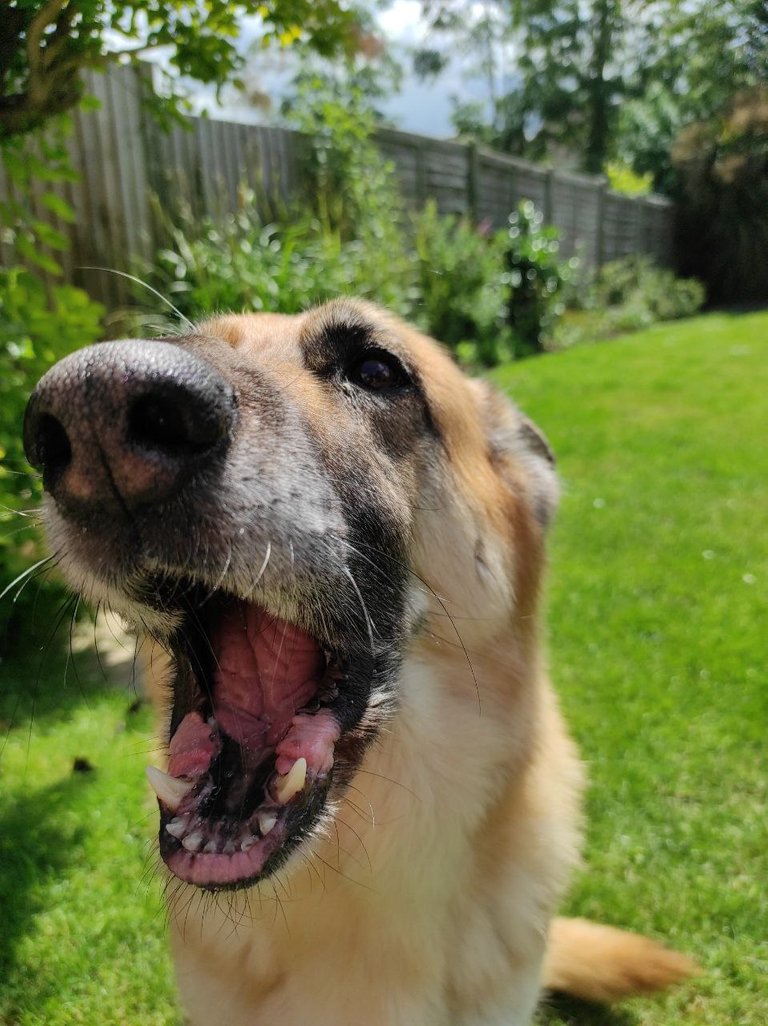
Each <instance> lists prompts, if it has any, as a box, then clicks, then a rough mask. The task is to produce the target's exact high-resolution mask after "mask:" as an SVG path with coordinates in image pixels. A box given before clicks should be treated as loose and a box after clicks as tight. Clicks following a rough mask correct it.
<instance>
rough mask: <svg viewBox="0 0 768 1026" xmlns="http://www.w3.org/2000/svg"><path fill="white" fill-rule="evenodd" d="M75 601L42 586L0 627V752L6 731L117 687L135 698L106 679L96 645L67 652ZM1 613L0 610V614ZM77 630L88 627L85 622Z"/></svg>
mask: <svg viewBox="0 0 768 1026" xmlns="http://www.w3.org/2000/svg"><path fill="white" fill-rule="evenodd" d="M75 601H76V600H75V599H73V598H71V597H68V596H67V595H66V594H65V593H63V592H62V591H51V592H45V591H43V592H42V593H41V596H40V599H39V600H38V601H37V602H36V603H35V604H34V606H26V607H24V608H22V609H21V610H18V611H16V610H14V611H13V614H12V615H11V616H9V617H7V618H6V620H5V622H4V624H3V626H2V629H0V635H1V637H0V756H1V754H2V739H3V737H4V736H5V734H6V733H7V732H8V731H11V730H30V729H32V730H34V729H35V728H42V727H43V726H45V725H46V724H48V723H50V722H57V721H60V720H63V719H67V718H68V717H69V716H70V715H71V713H72V712H73V711H74V710H75V709H76V708H78V707H79V706H82V705H88V704H89V702H90V700H91V699H95V698H97V697H98V696H99V695H103V694H105V693H107V692H112V693H114V692H115V691H119V690H120V688H122V689H123V690H124V694H125V697H126V701H127V702H128V703H129V704H130V703H132V702H133V701H134V700H136V699H137V697H138V693H137V689H136V687H135V685H134V686H131V685H130V684H128V685H117V684H116V683H115V681H114V680H113V679H110V674H109V672H108V671H107V669H106V668H105V667H104V666H103V665H102V664H101V662H100V658H99V654H98V650H97V648H94V647H93V646H92V647H90V648H88V649H87V650H86V651H81V652H78V653H73V652H72V651H71V649H72V630H73V614H74V612H75ZM6 612H7V611H6V610H3V609H0V618H1V617H2V616H3V614H4V613H6ZM79 629H80V630H81V631H82V630H87V631H89V630H90V625H86V626H85V627H84V628H83V627H82V625H81V626H80V628H79Z"/></svg>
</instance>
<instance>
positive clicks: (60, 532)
mask: <svg viewBox="0 0 768 1026" xmlns="http://www.w3.org/2000/svg"><path fill="white" fill-rule="evenodd" d="M25 445H26V450H27V454H28V458H29V460H30V462H31V463H32V464H33V465H34V466H36V467H38V468H39V469H40V470H41V471H42V474H43V482H44V486H45V491H46V498H45V519H46V526H47V531H48V535H49V538H50V541H51V544H52V547H53V550H54V552H55V553H56V554H57V557H58V562H59V565H60V566H61V568H62V570H63V572H64V574H65V576H66V578H67V580H68V581H69V583H70V584H71V585H72V587H73V588H75V589H76V590H77V591H79V592H80V593H82V594H83V595H84V596H86V597H87V598H88V599H90V600H91V601H97V602H101V603H106V604H108V605H109V606H110V607H112V608H114V609H117V610H119V611H120V612H121V613H122V615H123V616H124V617H125V618H126V619H127V620H128V622H129V623H130V624H132V625H133V627H134V628H135V629H136V630H137V631H139V632H140V633H142V634H143V635H146V636H147V637H148V638H150V639H153V640H154V643H156V644H157V645H159V646H161V647H162V649H163V650H164V651H165V652H166V653H167V659H166V660H165V663H166V669H165V670H163V669H161V668H160V667H159V663H160V662H162V660H158V659H156V658H153V659H152V660H151V662H152V671H151V673H152V675H153V676H154V678H155V685H154V687H155V694H156V695H157V696H161V697H160V698H158V702H159V704H160V705H162V706H163V709H164V717H165V723H164V728H163V729H164V732H165V737H166V738H167V739H168V756H167V763H166V764H165V768H159V767H154V766H153V767H150V769H149V770H148V775H149V778H150V783H151V784H152V787H153V789H154V791H155V794H156V796H157V803H158V807H159V815H160V826H159V851H160V855H161V856H162V859H163V861H164V863H165V866H166V868H167V871H168V876H169V881H170V884H171V886H169V891H168V893H169V910H170V915H169V921H170V932H171V943H172V947H173V953H174V960H175V966H176V975H177V979H178V985H179V989H180V992H181V997H182V1001H183V1004H184V1006H185V1008H186V1010H187V1014H188V1016H189V1022H190V1023H192V1024H193V1026H203V1024H206V1026H207V1024H210V1023H212V1022H219V1023H222V1024H224V1026H246V1024H247V1026H260V1024H266V1023H273V1022H279V1023H280V1024H281V1026H306V1024H307V1023H308V1022H312V1023H313V1024H314V1026H330V1024H334V1026H359V1024H371V1026H502V1024H503V1026H524V1024H527V1023H530V1022H531V1020H532V1017H533V1015H534V1011H535V1009H536V1006H537V1003H538V1001H539V998H540V995H541V993H542V990H544V989H548V988H554V989H559V990H564V991H567V992H570V993H572V994H575V995H577V996H579V997H582V998H586V999H590V1000H598V1001H611V1000H614V999H618V998H620V997H622V996H624V995H628V994H631V993H639V992H642V991H651V990H655V989H659V988H661V987H665V986H667V985H668V984H671V983H673V982H676V981H678V980H681V979H683V978H684V977H686V976H687V975H689V974H691V973H693V972H694V971H695V966H694V965H693V963H692V962H691V961H690V960H688V959H687V958H686V957H685V956H683V955H681V954H678V953H676V952H673V951H670V950H667V949H666V948H664V947H662V946H660V945H658V944H656V943H654V942H652V941H651V940H649V939H646V938H643V937H640V936H637V935H634V934H630V933H626V932H622V931H619V930H616V929H613V928H610V927H605V926H600V925H597V924H593V923H589V922H586V921H584V920H576V919H573V920H568V919H560V918H557V917H555V913H556V910H557V907H558V905H559V903H560V902H561V899H562V896H563V893H564V891H565V888H566V886H567V883H568V879H569V876H570V874H571V872H572V870H573V868H574V866H575V865H576V864H577V862H578V858H579V854H578V853H579V846H580V830H581V813H580V798H581V792H582V788H583V770H582V766H581V763H580V761H579V758H578V755H577V752H576V750H575V747H574V745H573V743H572V741H571V740H570V739H569V736H568V734H567V731H566V729H565V727H564V724H563V721H562V719H561V716H560V713H559V711H558V706H557V702H556V699H555V696H554V694H553V691H552V688H551V686H550V683H549V680H548V677H547V669H546V663H545V659H544V656H543V654H542V645H541V640H540V623H539V605H540V591H541V584H542V575H543V572H544V568H545V539H546V534H547V529H548V527H549V525H550V522H551V520H552V517H553V515H554V512H555V508H556V505H557V499H558V484H557V477H556V473H555V468H554V457H553V455H552V452H551V450H550V447H549V445H548V443H547V441H546V439H545V437H544V436H543V434H542V433H541V432H540V431H539V429H538V428H537V427H535V426H534V424H533V423H532V422H531V421H530V420H528V419H527V418H526V417H525V416H523V414H522V413H520V412H519V411H518V410H517V409H516V408H515V407H514V406H513V405H512V404H511V403H510V402H509V401H508V400H507V399H506V398H505V397H503V396H502V395H501V394H500V393H498V392H496V391H495V390H494V389H493V388H492V387H491V386H490V385H489V384H488V383H487V382H485V381H482V380H473V379H471V378H469V377H468V376H466V375H465V374H464V373H463V372H462V370H461V369H460V368H459V367H458V366H457V364H456V363H455V362H454V361H453V359H452V358H451V357H450V356H449V355H448V354H447V353H446V352H445V351H444V350H443V349H442V348H441V347H440V346H439V345H438V344H437V343H435V342H434V341H433V340H431V339H429V338H427V337H425V336H424V335H422V334H420V333H419V332H418V331H416V330H415V329H414V328H412V327H410V326H408V325H407V324H405V323H403V322H402V321H400V320H399V319H397V318H395V317H394V316H392V315H390V314H388V313H386V312H384V311H382V310H380V309H378V308H376V307H374V306H371V305H369V304H366V303H362V302H358V301H352V300H337V301H333V302H330V303H327V304H324V305H322V306H319V307H317V308H315V309H313V310H310V311H309V312H307V313H304V314H301V315H296V316H282V315H276V314H242V315H230V316H216V317H213V318H212V319H210V320H208V321H206V322H204V323H202V324H200V325H199V326H197V327H192V326H190V331H189V333H188V334H187V335H185V336H183V337H170V338H165V339H159V340H153V341H146V340H129V341H119V342H108V343H102V344H99V345H96V346H91V347H89V348H86V349H83V350H81V351H80V352H77V353H75V354H73V355H71V356H69V357H67V358H65V359H64V360H62V361H61V362H60V363H59V364H57V365H55V366H54V367H53V368H52V369H51V370H50V371H49V372H48V373H47V374H46V375H45V377H44V378H43V379H42V380H41V382H40V384H39V385H38V387H37V389H36V391H35V392H34V394H33V396H32V398H31V400H30V403H29V406H28V410H27V414H26V420H25Z"/></svg>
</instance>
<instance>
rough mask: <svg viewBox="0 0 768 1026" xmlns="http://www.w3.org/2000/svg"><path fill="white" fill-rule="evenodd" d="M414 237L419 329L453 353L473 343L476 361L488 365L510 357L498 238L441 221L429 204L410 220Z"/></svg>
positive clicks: (452, 220)
mask: <svg viewBox="0 0 768 1026" xmlns="http://www.w3.org/2000/svg"><path fill="white" fill-rule="evenodd" d="M413 237H414V246H415V248H416V253H417V256H418V261H419V292H420V302H419V305H418V309H417V310H416V311H415V318H416V319H417V320H418V321H419V323H420V324H421V325H422V327H423V328H424V329H425V330H426V331H428V332H429V333H430V334H431V335H434V337H435V338H439V339H440V341H441V342H444V343H445V344H446V345H447V346H450V347H451V348H452V349H454V350H456V349H457V348H458V346H459V344H460V343H462V342H471V343H473V345H474V354H475V356H476V358H477V360H478V361H479V362H480V363H484V364H486V365H487V366H492V365H493V364H495V363H498V362H499V360H500V359H501V358H502V356H504V355H506V356H509V355H511V353H510V342H511V332H510V330H509V328H508V327H507V325H506V323H505V321H506V316H507V308H508V303H509V292H510V289H509V282H508V276H507V274H506V273H505V270H504V255H505V250H506V241H505V239H504V237H503V235H502V234H500V233H497V234H496V235H489V234H488V233H487V232H481V231H479V230H478V229H477V228H475V227H474V226H473V225H472V224H471V223H470V222H469V221H467V220H466V218H460V217H449V216H441V215H440V214H438V212H437V205H436V204H435V203H434V202H430V203H428V204H427V206H426V207H425V208H424V210H423V211H421V213H419V214H417V215H416V216H415V217H414V236H413Z"/></svg>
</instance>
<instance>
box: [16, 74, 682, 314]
mask: <svg viewBox="0 0 768 1026" xmlns="http://www.w3.org/2000/svg"><path fill="white" fill-rule="evenodd" d="M148 82H149V80H148V76H147V75H146V73H144V72H142V71H140V70H137V69H135V68H132V67H115V68H112V69H111V70H110V71H109V72H108V73H106V74H103V75H97V74H94V75H91V76H89V78H88V91H89V92H90V93H92V94H93V95H94V96H96V97H97V98H98V99H99V101H100V108H99V109H98V110H92V111H88V112H84V111H81V112H77V113H76V114H75V116H74V123H75V130H74V132H73V134H72V137H71V139H70V142H69V147H70V155H71V159H72V164H73V166H74V168H75V169H76V170H77V172H78V173H79V180H78V181H77V182H67V183H62V184H61V185H57V186H56V187H55V191H57V192H59V193H60V194H61V195H62V196H63V198H64V199H66V200H67V201H68V202H69V203H70V205H71V206H72V207H73V209H74V211H75V214H76V219H75V222H74V223H73V224H72V225H68V224H65V223H63V222H61V221H60V220H59V219H58V218H57V217H56V216H55V215H54V214H52V213H50V212H49V211H48V210H46V209H45V208H44V207H43V206H42V205H41V204H40V202H39V195H37V194H36V195H33V197H32V200H33V204H34V205H35V207H36V212H37V214H38V216H40V217H41V218H43V219H45V220H47V221H49V222H50V223H51V224H52V225H53V226H54V227H56V228H58V229H59V230H61V231H64V232H65V233H66V234H68V235H69V237H70V240H71V249H70V251H69V252H68V253H66V254H64V256H63V265H64V273H65V277H66V279H67V280H68V281H71V282H74V283H76V284H80V285H82V286H83V287H85V288H86V289H87V290H88V292H89V293H90V294H91V295H92V296H94V297H95V298H97V299H100V300H101V301H102V302H104V303H105V304H106V305H107V307H108V308H115V307H119V306H122V305H125V304H126V303H127V302H129V301H130V293H131V288H130V285H129V283H128V282H127V281H126V280H125V279H122V278H120V277H119V276H116V275H114V274H110V273H108V272H106V271H94V270H86V269H85V268H90V267H105V268H115V269H117V270H122V271H131V270H134V269H135V267H136V265H137V263H139V262H140V261H141V260H142V259H143V260H146V261H150V260H151V259H152V256H153V254H154V252H155V250H156V248H157V245H158V242H159V239H160V237H161V233H160V228H159V220H158V211H161V212H163V213H164V214H165V215H167V217H168V218H169V219H171V220H173V218H174V216H175V213H176V212H177V210H178V209H179V206H180V205H181V204H183V205H185V206H186V207H188V208H189V210H190V211H191V212H192V214H193V215H194V216H195V217H204V216H209V217H212V218H214V219H219V218H221V217H224V216H226V214H227V213H229V212H232V211H234V210H236V209H237V208H238V205H239V204H240V203H242V198H243V190H242V186H243V185H248V186H249V187H250V188H251V189H252V190H253V191H254V193H255V194H256V196H258V197H259V198H260V201H261V202H264V203H265V204H266V203H274V202H275V201H282V202H284V203H285V202H289V201H290V200H291V198H292V197H294V196H295V195H296V193H297V191H298V189H299V186H300V183H301V168H302V153H303V147H304V146H305V145H306V140H304V139H303V137H302V136H300V135H299V134H298V133H296V132H292V131H289V130H286V129H282V128H268V127H262V126H255V125H244V124H237V123H233V122H228V121H219V120H213V119H207V118H188V119H186V124H185V125H174V126H173V127H172V128H171V129H170V130H169V131H167V132H166V131H163V130H162V129H161V128H160V127H159V126H158V125H157V123H156V122H154V121H153V120H152V118H151V117H150V116H149V114H148V113H147V111H146V109H145V108H144V107H143V105H142V102H141V94H142V90H144V89H146V88H148V87H149V84H148ZM377 142H378V145H379V147H380V149H381V151H382V153H383V154H384V155H385V156H386V157H387V158H388V159H390V160H391V161H392V163H393V164H394V166H395V169H396V172H397V176H398V179H399V183H400V189H401V192H402V195H403V197H404V199H405V201H406V203H407V204H408V205H409V206H411V207H413V208H418V207H420V206H422V205H423V204H424V203H425V202H426V201H427V200H428V199H433V200H434V201H435V202H436V203H437V206H438V209H439V210H440V211H441V212H443V213H461V214H466V215H467V216H468V217H471V218H472V219H473V220H474V221H476V222H478V223H479V222H483V221H484V222H486V223H488V224H489V225H491V226H493V227H501V226H503V225H504V224H505V223H506V220H507V217H508V215H509V212H510V211H511V210H513V209H514V208H515V207H516V206H517V204H518V202H519V201H520V200H521V199H523V198H527V199H531V200H533V201H534V203H535V204H536V205H537V206H538V207H539V208H540V209H541V210H542V211H543V213H544V217H545V219H546V221H547V222H549V223H551V224H554V225H556V226H557V227H558V228H559V229H560V233H561V253H562V254H563V255H565V256H570V255H571V254H573V253H576V252H578V253H579V254H580V255H581V257H582V259H583V260H584V261H585V262H586V263H587V264H588V265H590V266H599V265H601V264H603V263H605V262H607V261H609V260H614V259H616V258H617V257H621V256H625V255H627V254H630V253H648V254H650V255H651V256H653V257H654V259H655V260H657V261H658V262H659V263H661V264H670V263H671V262H672V252H673V221H674V208H673V205H672V204H671V203H670V202H669V201H668V200H666V199H664V198H662V197H658V196H645V197H641V198H630V197H627V196H621V195H618V194H616V193H613V192H611V191H610V190H609V189H608V188H607V186H606V183H605V181H604V179H602V178H597V177H592V176H587V175H577V174H571V173H566V172H562V171H558V170H552V169H548V168H544V167H541V166H539V165H536V164H532V163H529V162H528V161H525V160H520V159H518V158H515V157H508V156H505V155H502V154H498V153H493V152H490V151H487V150H483V149H478V148H476V147H475V146H472V145H467V144H462V143H458V142H447V141H441V140H437V139H430V138H426V137H424V136H418V135H411V134H408V133H405V132H397V131H392V130H389V129H385V130H381V131H379V132H378V134H377ZM11 193H12V186H11V184H10V183H9V182H8V180H7V176H6V175H5V174H4V171H3V168H2V163H0V198H2V197H3V196H4V195H5V196H7V195H9V194H11ZM161 216H162V215H161ZM0 246H1V244H0ZM0 257H2V259H3V260H4V261H8V260H10V259H11V258H12V254H11V253H10V252H9V251H8V247H7V246H6V247H5V249H4V250H3V249H2V248H0Z"/></svg>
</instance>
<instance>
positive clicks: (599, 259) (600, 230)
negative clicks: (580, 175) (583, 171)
mask: <svg viewBox="0 0 768 1026" xmlns="http://www.w3.org/2000/svg"><path fill="white" fill-rule="evenodd" d="M607 189H608V183H607V182H606V180H605V178H602V179H600V181H599V182H598V183H597V224H596V226H595V239H596V240H597V241H596V245H595V261H596V263H597V268H598V270H599V269H600V268H601V267H602V266H603V264H604V263H605V235H604V232H605V228H604V223H605V194H606V191H607Z"/></svg>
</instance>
